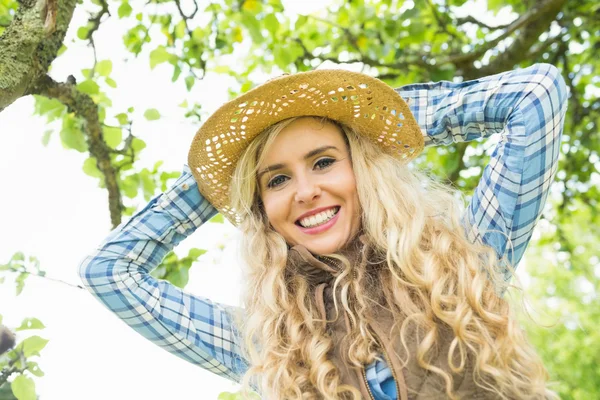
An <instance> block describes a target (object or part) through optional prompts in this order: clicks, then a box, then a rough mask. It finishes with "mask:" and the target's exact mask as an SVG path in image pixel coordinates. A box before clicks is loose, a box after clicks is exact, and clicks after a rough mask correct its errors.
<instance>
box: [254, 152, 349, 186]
mask: <svg viewBox="0 0 600 400" xmlns="http://www.w3.org/2000/svg"><path fill="white" fill-rule="evenodd" d="M330 149H334V150H338V148H337V147H335V146H331V145H327V146H321V147H317V148H316V149H313V150H311V151H309V152H308V153H306V154H305V155H304V157H302V158H303V159H304V160H308V159H309V158H311V157H314V156H316V155H317V154H320V153H323V152H324V151H327V150H330ZM338 151H339V150H338ZM285 166H286V164H273V165H269V166H268V167H267V168H265V169H263V170H262V171H260V172H259V173H258V180H260V178H261V177H262V176H263V175H264V174H265V173H267V172H272V171H276V170H278V169H282V168H285Z"/></svg>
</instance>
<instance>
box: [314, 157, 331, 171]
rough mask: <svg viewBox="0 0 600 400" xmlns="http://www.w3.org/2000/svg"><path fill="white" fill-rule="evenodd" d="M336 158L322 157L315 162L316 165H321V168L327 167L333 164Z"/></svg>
mask: <svg viewBox="0 0 600 400" xmlns="http://www.w3.org/2000/svg"><path fill="white" fill-rule="evenodd" d="M334 162H335V160H334V159H333V158H321V159H320V160H319V161H317V162H316V163H315V166H319V167H320V169H323V168H327V167H329V166H330V165H331V164H333V163H334Z"/></svg>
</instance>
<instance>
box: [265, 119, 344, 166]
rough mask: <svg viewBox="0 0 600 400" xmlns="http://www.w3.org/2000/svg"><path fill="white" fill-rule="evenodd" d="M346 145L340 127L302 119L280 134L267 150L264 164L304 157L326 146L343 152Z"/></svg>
mask: <svg viewBox="0 0 600 400" xmlns="http://www.w3.org/2000/svg"><path fill="white" fill-rule="evenodd" d="M344 143H345V141H344V134H343V133H342V131H341V130H340V128H339V127H338V126H336V125H334V124H332V123H329V122H326V121H325V122H321V121H319V120H316V119H314V118H302V119H298V120H296V121H294V122H292V123H291V124H290V125H288V126H286V127H285V128H283V129H282V130H281V132H279V134H278V135H277V136H276V137H275V138H274V140H273V142H272V143H271V144H270V146H268V147H267V148H265V152H264V158H263V162H267V160H269V159H273V158H288V157H292V156H293V155H294V154H296V155H297V154H302V155H304V154H305V153H306V152H307V151H309V150H311V149H313V148H318V147H322V146H326V145H329V146H334V147H336V148H337V149H338V150H340V151H342V150H343V148H344V147H345V145H344Z"/></svg>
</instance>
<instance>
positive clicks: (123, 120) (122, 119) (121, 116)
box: [115, 113, 129, 125]
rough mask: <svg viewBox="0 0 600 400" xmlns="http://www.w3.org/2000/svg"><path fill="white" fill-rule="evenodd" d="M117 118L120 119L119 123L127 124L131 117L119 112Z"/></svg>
mask: <svg viewBox="0 0 600 400" xmlns="http://www.w3.org/2000/svg"><path fill="white" fill-rule="evenodd" d="M115 118H116V119H117V121H119V124H121V125H127V123H128V122H129V117H128V116H127V114H125V113H119V114H117V115H115Z"/></svg>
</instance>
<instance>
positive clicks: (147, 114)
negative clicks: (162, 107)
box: [144, 108, 160, 121]
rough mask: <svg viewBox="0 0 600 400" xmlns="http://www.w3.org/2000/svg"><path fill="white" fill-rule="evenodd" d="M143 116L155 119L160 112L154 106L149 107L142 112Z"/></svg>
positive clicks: (149, 119)
mask: <svg viewBox="0 0 600 400" xmlns="http://www.w3.org/2000/svg"><path fill="white" fill-rule="evenodd" d="M144 117H146V119H147V120H148V121H156V120H157V119H160V113H159V112H158V110H157V109H156V108H149V109H147V110H146V112H145V113H144Z"/></svg>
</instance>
